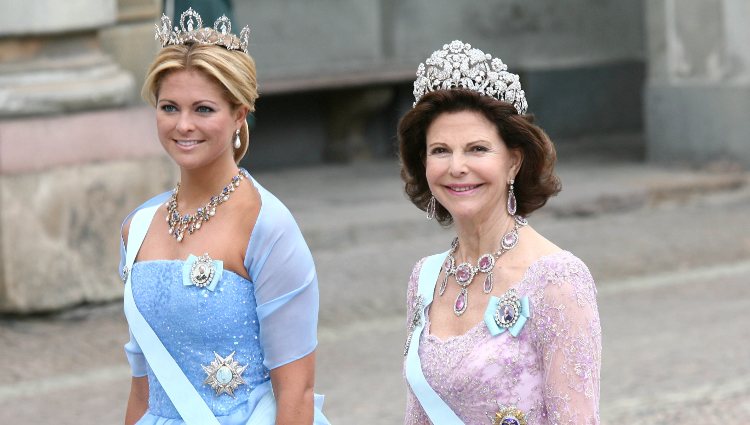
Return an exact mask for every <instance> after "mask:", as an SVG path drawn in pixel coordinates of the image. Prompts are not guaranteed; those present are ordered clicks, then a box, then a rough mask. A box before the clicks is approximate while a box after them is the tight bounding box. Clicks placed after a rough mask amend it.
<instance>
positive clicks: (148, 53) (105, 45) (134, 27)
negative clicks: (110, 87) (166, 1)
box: [99, 0, 162, 103]
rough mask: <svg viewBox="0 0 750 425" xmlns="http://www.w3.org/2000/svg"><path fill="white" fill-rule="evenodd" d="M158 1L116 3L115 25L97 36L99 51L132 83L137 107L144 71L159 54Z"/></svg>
mask: <svg viewBox="0 0 750 425" xmlns="http://www.w3.org/2000/svg"><path fill="white" fill-rule="evenodd" d="M161 3H162V2H161V0H117V22H116V24H115V25H113V26H109V27H106V28H103V29H102V30H101V31H100V32H99V37H100V39H101V44H102V50H104V51H105V52H107V54H108V55H110V56H112V58H113V59H114V60H115V61H116V62H117V63H118V64H119V65H120V66H121V67H122V68H123V69H125V70H126V71H128V72H129V73H130V74H131V75H132V76H133V77H134V79H135V85H134V89H135V90H134V93H133V100H134V102H135V103H140V102H141V98H140V90H141V87H142V86H143V81H144V80H145V78H146V71H147V70H148V66H149V65H150V64H151V61H152V60H153V59H154V56H156V53H157V52H158V50H159V44H158V43H157V42H156V41H155V40H154V24H155V23H156V21H157V20H158V17H159V16H161Z"/></svg>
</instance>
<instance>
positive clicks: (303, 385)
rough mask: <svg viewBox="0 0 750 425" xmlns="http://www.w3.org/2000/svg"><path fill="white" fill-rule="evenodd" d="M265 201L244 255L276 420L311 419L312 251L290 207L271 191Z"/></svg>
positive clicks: (315, 322) (295, 421)
mask: <svg viewBox="0 0 750 425" xmlns="http://www.w3.org/2000/svg"><path fill="white" fill-rule="evenodd" d="M263 202H264V204H263V212H262V214H263V215H262V216H259V219H258V222H257V223H256V227H255V229H254V230H253V234H252V237H251V243H250V244H249V247H248V252H247V255H246V258H245V267H246V269H247V272H248V275H249V276H250V280H251V281H252V282H253V284H254V286H255V298H256V301H257V308H256V312H257V314H258V321H259V324H260V343H261V346H262V347H263V354H264V359H263V364H264V366H266V367H267V368H268V369H269V370H270V371H271V383H272V385H273V389H274V396H275V398H276V401H277V420H276V423H278V424H283V425H285V424H302V423H304V424H306V425H309V424H311V423H312V421H313V383H314V377H315V355H314V352H315V348H316V346H317V343H318V341H317V327H318V326H317V325H318V279H317V276H316V273H315V265H314V263H313V258H312V254H311V253H310V250H309V249H308V247H307V244H306V243H305V240H304V239H303V237H302V234H301V232H300V231H299V228H298V227H297V224H296V223H295V222H294V219H293V218H292V216H291V214H290V213H289V211H288V210H286V208H285V207H283V205H281V203H279V202H278V201H277V200H275V199H274V198H272V196H268V197H266V198H264V199H263ZM265 217H268V219H265ZM271 217H272V219H271Z"/></svg>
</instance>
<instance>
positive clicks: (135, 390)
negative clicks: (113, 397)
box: [125, 376, 148, 425]
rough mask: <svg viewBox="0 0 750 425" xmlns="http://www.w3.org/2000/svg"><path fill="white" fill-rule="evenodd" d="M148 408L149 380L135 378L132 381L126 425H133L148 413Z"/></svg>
mask: <svg viewBox="0 0 750 425" xmlns="http://www.w3.org/2000/svg"><path fill="white" fill-rule="evenodd" d="M147 408H148V378H147V377H145V376H141V377H136V376H134V377H133V379H132V381H130V396H129V397H128V407H127V410H126V411H125V425H132V424H134V423H136V422H138V420H139V419H140V418H142V417H143V415H144V414H145V413H146V409H147Z"/></svg>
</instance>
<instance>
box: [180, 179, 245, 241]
mask: <svg viewBox="0 0 750 425" xmlns="http://www.w3.org/2000/svg"><path fill="white" fill-rule="evenodd" d="M249 177H250V174H248V172H247V171H245V169H243V168H240V171H239V173H238V174H237V175H236V176H234V177H232V180H231V181H230V182H229V184H228V185H226V187H224V189H222V191H221V193H219V194H218V195H216V196H212V197H211V199H210V200H209V201H208V203H207V204H206V206H204V207H201V208H198V211H196V212H195V214H185V215H181V214H180V211H178V210H177V195H178V194H179V193H180V184H179V183H177V186H175V188H174V190H173V191H172V196H171V197H170V198H169V201H167V224H168V225H169V234H170V235H172V236H173V237H174V238H175V239H177V242H182V239H183V238H185V234H191V235H192V234H193V232H195V231H196V230H198V229H200V228H201V226H202V225H203V222H206V221H208V220H210V219H211V217H213V216H214V215H216V207H218V206H219V205H221V204H223V203H224V202H226V201H228V200H229V195H231V193H232V192H234V190H235V189H236V188H237V187H238V186H239V185H240V182H241V181H242V180H244V179H246V178H249Z"/></svg>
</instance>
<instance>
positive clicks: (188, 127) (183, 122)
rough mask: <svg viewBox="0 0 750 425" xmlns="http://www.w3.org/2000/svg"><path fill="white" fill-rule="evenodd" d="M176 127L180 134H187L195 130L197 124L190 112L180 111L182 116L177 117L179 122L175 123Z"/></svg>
mask: <svg viewBox="0 0 750 425" xmlns="http://www.w3.org/2000/svg"><path fill="white" fill-rule="evenodd" d="M175 129H176V130H177V131H178V132H179V133H180V134H187V133H190V132H191V131H193V130H194V129H195V125H194V124H193V121H192V119H191V118H190V114H188V113H185V112H182V113H180V116H179V118H178V119H177V124H176V125H175Z"/></svg>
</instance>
